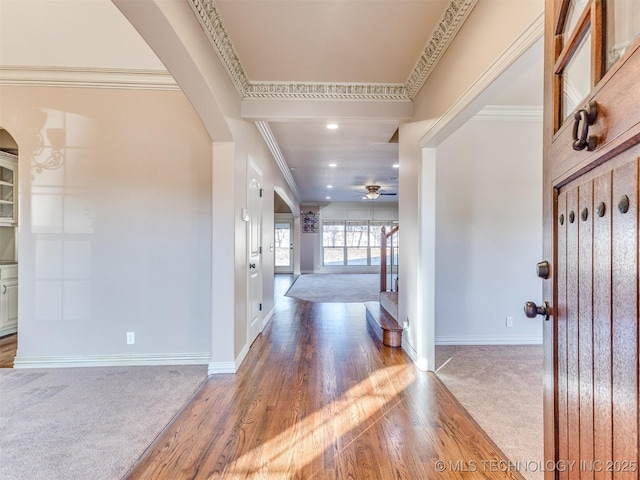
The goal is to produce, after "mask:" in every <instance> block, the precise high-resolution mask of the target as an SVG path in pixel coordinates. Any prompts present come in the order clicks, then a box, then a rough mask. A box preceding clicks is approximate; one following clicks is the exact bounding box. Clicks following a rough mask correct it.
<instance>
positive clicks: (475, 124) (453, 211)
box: [435, 120, 542, 344]
mask: <svg viewBox="0 0 640 480" xmlns="http://www.w3.org/2000/svg"><path fill="white" fill-rule="evenodd" d="M436 155H437V157H436V179H437V180H436V181H437V188H436V274H435V279H436V282H435V295H436V296H435V311H436V324H435V339H436V343H452V344H465V343H478V344H483V343H540V342H541V341H542V324H541V322H540V320H539V319H533V320H532V319H528V318H526V317H525V316H524V313H523V305H524V302H525V301H527V300H534V301H538V300H539V299H540V298H541V293H542V283H541V281H540V279H539V278H538V277H537V276H536V275H535V265H536V263H537V262H539V261H540V260H542V258H541V255H542V121H541V120H539V121H509V120H472V121H470V122H468V123H467V124H465V125H464V126H463V127H462V128H460V129H459V130H458V131H456V132H455V133H454V134H453V135H451V136H450V137H449V138H448V139H447V140H445V141H444V142H443V143H441V144H440V145H439V146H438V148H437V154H436ZM508 316H509V317H513V327H511V328H507V327H506V317H508Z"/></svg>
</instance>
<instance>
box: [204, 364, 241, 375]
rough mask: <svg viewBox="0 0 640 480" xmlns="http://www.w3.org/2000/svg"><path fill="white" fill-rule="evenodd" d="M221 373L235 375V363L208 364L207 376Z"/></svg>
mask: <svg viewBox="0 0 640 480" xmlns="http://www.w3.org/2000/svg"><path fill="white" fill-rule="evenodd" d="M221 373H236V363H235V362H209V369H208V370H207V375H218V374H221Z"/></svg>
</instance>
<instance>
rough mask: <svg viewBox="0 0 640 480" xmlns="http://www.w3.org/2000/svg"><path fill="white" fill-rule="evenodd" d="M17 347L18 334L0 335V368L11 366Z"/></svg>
mask: <svg viewBox="0 0 640 480" xmlns="http://www.w3.org/2000/svg"><path fill="white" fill-rule="evenodd" d="M17 349H18V334H17V333H12V334H11V335H5V336H4V337H0V368H13V360H14V359H15V357H16V350H17Z"/></svg>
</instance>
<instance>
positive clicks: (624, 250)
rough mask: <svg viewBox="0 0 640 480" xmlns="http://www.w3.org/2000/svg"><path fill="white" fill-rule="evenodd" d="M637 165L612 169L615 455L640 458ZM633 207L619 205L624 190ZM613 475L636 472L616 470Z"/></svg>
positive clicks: (623, 459)
mask: <svg viewBox="0 0 640 480" xmlns="http://www.w3.org/2000/svg"><path fill="white" fill-rule="evenodd" d="M637 175H638V166H637V162H636V161H633V162H630V163H628V164H627V165H624V166H622V167H619V168H617V169H615V170H614V171H613V203H614V204H613V205H612V216H613V223H612V227H613V228H612V236H613V244H612V273H613V275H612V287H613V288H612V299H613V458H614V459H619V460H621V461H637V460H638V413H637V404H638V388H637V377H638V373H637V369H638V358H637V357H638V340H637V335H638V327H637V314H638V300H637V295H638V268H637V263H638V260H637V258H638V257H637V255H638V250H637V248H638V245H637V244H638V220H637V216H638V214H637V191H638V179H637ZM625 195H626V196H627V197H628V198H629V209H628V211H627V212H626V213H622V212H621V211H620V209H619V208H616V207H617V204H618V202H619V201H620V199H621V198H623V197H624V196H625ZM614 478H615V479H617V478H637V473H636V474H635V476H633V475H623V474H620V475H615V474H614Z"/></svg>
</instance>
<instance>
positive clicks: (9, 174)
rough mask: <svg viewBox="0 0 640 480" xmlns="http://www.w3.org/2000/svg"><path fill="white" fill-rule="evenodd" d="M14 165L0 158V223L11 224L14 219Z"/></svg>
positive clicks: (15, 172) (15, 170) (15, 182)
mask: <svg viewBox="0 0 640 480" xmlns="http://www.w3.org/2000/svg"><path fill="white" fill-rule="evenodd" d="M17 180H18V178H17V169H16V165H15V164H13V163H12V162H9V161H4V160H2V158H0V225H7V224H8V225H13V224H14V223H15V220H16V211H17V210H16V184H17Z"/></svg>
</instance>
